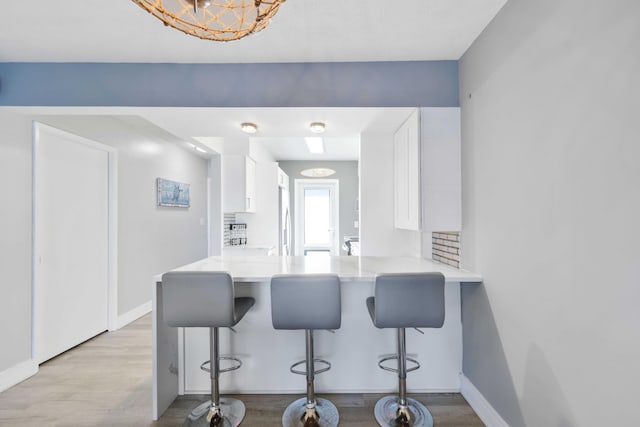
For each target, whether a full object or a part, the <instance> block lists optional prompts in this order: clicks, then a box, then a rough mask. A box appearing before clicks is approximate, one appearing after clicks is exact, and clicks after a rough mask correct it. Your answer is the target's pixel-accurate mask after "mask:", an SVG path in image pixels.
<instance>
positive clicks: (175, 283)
mask: <svg viewBox="0 0 640 427" xmlns="http://www.w3.org/2000/svg"><path fill="white" fill-rule="evenodd" d="M254 302H255V301H254V299H253V298H248V297H244V298H235V295H234V286H233V280H232V279H231V276H230V275H229V274H228V273H225V272H201V271H194V272H190V271H184V272H170V273H165V274H163V275H162V310H163V317H164V320H165V322H166V323H167V325H169V326H173V327H182V328H190V327H194V328H197V327H205V328H209V334H210V335H209V336H210V341H209V352H210V360H208V361H207V362H204V363H203V364H202V365H201V366H200V368H201V369H203V370H205V371H207V372H209V374H210V375H209V376H210V378H211V400H210V401H207V402H204V403H202V404H200V405H198V406H197V407H196V408H195V409H193V411H191V413H190V414H189V416H188V417H187V419H186V421H185V426H210V427H236V426H237V425H239V424H240V423H241V422H242V419H243V418H244V414H245V406H244V403H242V401H240V400H238V399H231V398H220V388H219V384H218V379H219V376H220V373H222V372H227V371H233V370H235V369H238V368H239V367H240V366H241V365H242V362H241V361H240V360H238V359H236V358H235V357H229V356H227V357H221V356H220V352H219V348H218V328H225V327H228V328H230V327H232V326H235V325H236V324H237V323H238V322H239V321H240V320H241V319H242V318H243V317H244V315H245V314H246V313H247V311H249V309H250V308H251V307H252V306H253V304H254ZM220 360H232V361H234V362H236V365H234V366H231V367H229V368H225V369H220ZM207 366H208V367H207Z"/></svg>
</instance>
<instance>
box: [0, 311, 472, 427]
mask: <svg viewBox="0 0 640 427" xmlns="http://www.w3.org/2000/svg"><path fill="white" fill-rule="evenodd" d="M322 396H323V397H326V398H329V399H330V400H332V401H333V402H334V403H335V404H336V406H337V407H338V409H339V411H340V425H341V426H346V427H348V426H353V427H365V426H371V427H373V426H376V423H375V420H374V418H373V415H372V414H373V406H374V404H375V402H376V400H377V399H378V398H379V397H380V395H374V394H339V395H322ZM297 397H302V396H292V395H242V396H240V398H241V399H242V400H243V401H244V402H245V404H246V406H247V415H246V417H245V420H244V422H243V423H242V427H268V426H274V427H275V426H279V425H280V417H281V414H282V411H283V409H284V408H285V407H286V406H287V405H288V404H289V402H291V401H292V400H294V398H297ZM412 397H414V398H416V399H418V400H420V401H421V402H423V403H424V404H425V405H427V407H428V408H429V410H430V411H431V413H432V414H433V416H434V419H435V425H436V426H442V427H444V426H450V427H454V426H455V427H479V426H484V424H483V423H482V422H481V421H480V419H479V418H478V417H477V416H476V415H475V413H474V412H473V410H472V409H471V407H469V405H468V404H467V402H466V401H465V400H464V398H463V397H462V396H461V395H460V394H418V395H412ZM200 400H205V397H204V396H184V397H180V398H178V399H177V400H176V401H175V402H174V403H173V405H172V406H171V407H170V408H169V409H168V410H167V412H166V413H165V414H164V415H163V416H162V418H161V419H160V420H159V421H157V422H151V317H150V316H145V317H143V318H142V319H140V320H138V321H136V322H134V323H132V324H131V325H129V326H127V327H125V328H123V329H121V330H119V331H116V332H111V333H104V334H102V335H100V336H98V337H96V338H94V339H92V340H90V341H87V342H86V343H84V344H82V345H80V346H78V347H76V348H74V349H72V350H70V351H68V352H66V353H64V354H62V355H60V356H58V357H56V358H55V359H52V360H50V361H48V362H47V363H45V364H43V365H41V366H40V372H39V373H38V374H37V375H35V376H34V377H32V378H29V379H28V380H26V381H24V382H22V383H21V384H19V385H17V386H15V387H13V388H11V389H9V390H7V391H5V392H4V393H0V425H1V426H45V425H46V426H60V427H62V426H69V427H72V426H73V427H76V426H180V425H181V424H182V421H183V420H184V418H185V417H186V415H187V413H188V412H189V410H190V409H191V408H192V407H194V406H196V404H197V403H198V402H199V401H200Z"/></svg>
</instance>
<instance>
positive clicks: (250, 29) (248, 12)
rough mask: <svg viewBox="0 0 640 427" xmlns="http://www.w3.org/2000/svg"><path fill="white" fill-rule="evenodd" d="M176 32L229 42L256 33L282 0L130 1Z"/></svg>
mask: <svg viewBox="0 0 640 427" xmlns="http://www.w3.org/2000/svg"><path fill="white" fill-rule="evenodd" d="M132 1H133V2H134V3H136V4H137V5H138V6H140V7H141V8H143V9H144V10H146V11H147V12H149V13H151V14H152V15H153V16H155V17H156V18H158V19H160V20H161V21H162V22H164V24H165V25H169V26H171V27H173V28H175V29H178V30H180V31H182V32H183V33H186V34H189V35H191V36H194V37H198V38H201V39H206V40H217V41H225V42H226V41H231V40H238V39H241V38H243V37H245V36H248V35H249V34H253V33H257V32H258V31H261V30H263V29H265V28H266V27H267V25H269V21H270V20H271V18H273V16H274V15H275V14H276V12H277V11H278V8H279V7H280V4H282V3H284V2H285V0H132Z"/></svg>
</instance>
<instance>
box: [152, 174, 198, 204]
mask: <svg viewBox="0 0 640 427" xmlns="http://www.w3.org/2000/svg"><path fill="white" fill-rule="evenodd" d="M157 186H158V206H169V207H174V208H188V207H189V206H190V204H189V186H190V185H189V184H185V183H183V182H177V181H171V180H170V179H164V178H158V179H157Z"/></svg>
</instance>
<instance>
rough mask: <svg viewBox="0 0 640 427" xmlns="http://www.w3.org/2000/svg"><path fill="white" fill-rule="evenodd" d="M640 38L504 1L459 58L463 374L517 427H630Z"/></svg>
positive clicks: (591, 5)
mask: <svg viewBox="0 0 640 427" xmlns="http://www.w3.org/2000/svg"><path fill="white" fill-rule="evenodd" d="M639 23H640V3H639V2H637V1H636V0H611V1H591V2H585V1H577V0H564V1H557V0H553V1H552V0H540V1H525V0H511V1H509V2H508V3H507V4H506V6H505V7H504V8H503V9H502V11H501V12H500V13H499V14H498V16H497V17H496V18H495V20H494V21H493V22H492V23H491V24H490V26H489V27H488V28H487V30H486V31H485V32H484V33H483V34H482V35H481V36H480V38H479V39H478V40H477V41H476V42H475V43H474V45H473V46H472V47H471V48H470V50H469V51H468V52H467V53H466V54H465V55H464V57H463V58H462V62H461V68H460V76H461V93H460V96H461V104H462V123H463V127H462V136H463V146H462V159H463V169H462V170H463V186H462V188H463V229H462V243H463V248H462V255H463V266H464V267H465V268H469V269H471V270H474V271H477V272H479V273H481V274H482V275H483V276H484V278H485V281H484V285H483V286H481V287H478V286H475V285H473V286H465V287H464V289H463V319H464V373H465V374H466V375H467V376H468V377H469V378H470V380H471V381H472V382H473V383H474V385H475V386H476V387H477V388H478V389H479V390H480V392H481V393H482V394H483V395H484V396H485V397H486V398H487V399H488V400H489V402H490V403H491V404H492V405H493V406H494V408H495V409H497V410H498V412H499V413H500V414H501V416H502V417H503V418H504V419H505V420H506V421H507V422H508V423H509V425H511V426H512V427H520V426H525V425H526V426H562V427H570V426H580V427H589V426H621V427H622V426H635V425H638V420H640V405H638V403H637V396H638V392H637V388H638V384H640V369H639V368H638V361H639V360H640V310H639V309H638V302H639V301H640V251H639V250H638V242H640V221H639V218H640V191H639V190H638V185H639V184H640V166H639V164H638V163H639V160H640V142H639V135H640V120H638V115H639V113H640V101H639V100H640V86H639V85H638V78H639V76H640V55H638V46H639V44H638V40H640V24H639Z"/></svg>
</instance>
